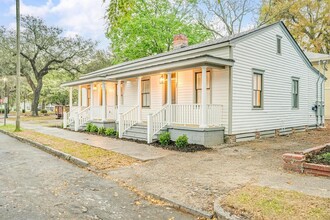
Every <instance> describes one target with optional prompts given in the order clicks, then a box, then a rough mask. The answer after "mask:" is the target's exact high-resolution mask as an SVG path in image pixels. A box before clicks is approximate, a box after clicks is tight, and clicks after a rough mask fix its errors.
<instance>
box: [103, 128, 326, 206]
mask: <svg viewBox="0 0 330 220" xmlns="http://www.w3.org/2000/svg"><path fill="white" fill-rule="evenodd" d="M329 142H330V129H328V128H327V129H318V130H311V131H308V132H302V133H296V134H293V135H290V136H283V137H277V138H267V139H262V140H256V141H251V142H242V143H235V144H228V145H223V146H220V148H218V149H212V150H209V151H203V152H196V153H178V154H175V155H171V156H167V157H164V158H162V159H159V160H155V161H150V162H148V163H144V164H140V165H138V166H134V167H133V166H131V167H124V168H120V169H118V170H113V171H110V172H109V175H111V176H112V177H114V178H118V179H121V180H123V181H125V182H126V183H127V184H129V185H133V186H135V187H137V188H139V189H140V190H145V191H149V192H152V193H156V194H159V195H161V196H163V197H165V198H168V199H172V200H175V201H179V202H181V203H184V204H187V205H189V206H191V207H194V208H197V209H201V210H205V211H211V210H212V209H213V202H214V200H215V199H216V198H219V197H220V198H223V197H224V196H225V195H226V194H227V193H229V192H230V191H232V190H234V189H237V188H240V187H242V186H244V185H246V184H249V185H259V186H269V187H272V188H276V189H284V190H293V191H298V192H302V193H305V194H309V195H313V196H320V197H330V180H329V179H327V178H325V177H314V176H307V175H300V174H295V173H288V172H285V171H284V170H283V169H282V154H283V153H285V152H292V151H295V150H302V149H305V148H308V147H313V146H317V145H320V144H325V143H329Z"/></svg>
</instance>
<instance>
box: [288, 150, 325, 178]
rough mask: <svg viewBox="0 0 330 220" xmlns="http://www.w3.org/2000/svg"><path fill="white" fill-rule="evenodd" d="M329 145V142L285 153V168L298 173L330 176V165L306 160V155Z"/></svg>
mask: <svg viewBox="0 0 330 220" xmlns="http://www.w3.org/2000/svg"><path fill="white" fill-rule="evenodd" d="M328 145H329V144H327V145H324V146H317V147H313V148H309V149H306V150H304V151H301V152H295V153H286V154H283V155H282V158H283V161H284V163H283V168H284V169H285V170H289V171H294V172H298V173H305V174H312V175H316V176H327V177H330V166H329V165H323V164H315V163H309V162H307V161H306V156H308V155H309V154H316V153H318V152H320V151H321V150H322V149H324V148H325V147H327V146H328Z"/></svg>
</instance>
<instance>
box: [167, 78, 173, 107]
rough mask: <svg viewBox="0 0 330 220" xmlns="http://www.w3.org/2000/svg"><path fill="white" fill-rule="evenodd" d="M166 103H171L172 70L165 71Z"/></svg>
mask: <svg viewBox="0 0 330 220" xmlns="http://www.w3.org/2000/svg"><path fill="white" fill-rule="evenodd" d="M167 104H168V105H170V104H172V72H167Z"/></svg>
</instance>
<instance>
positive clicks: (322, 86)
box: [321, 60, 327, 126]
mask: <svg viewBox="0 0 330 220" xmlns="http://www.w3.org/2000/svg"><path fill="white" fill-rule="evenodd" d="M326 64H327V61H325V60H324V61H323V65H322V66H321V67H322V69H323V76H325V65H326ZM324 87H325V79H324V78H323V77H322V82H321V107H322V115H321V124H322V126H324V121H325V120H324V118H325V115H324V107H323V104H324V99H325V97H324V96H323V95H324V94H323V92H324Z"/></svg>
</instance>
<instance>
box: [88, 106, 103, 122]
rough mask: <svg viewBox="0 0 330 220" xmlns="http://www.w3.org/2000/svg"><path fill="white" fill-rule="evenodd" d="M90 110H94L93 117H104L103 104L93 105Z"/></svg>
mask: <svg viewBox="0 0 330 220" xmlns="http://www.w3.org/2000/svg"><path fill="white" fill-rule="evenodd" d="M90 110H91V111H92V115H93V118H92V119H102V110H103V106H91V107H90Z"/></svg>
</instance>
